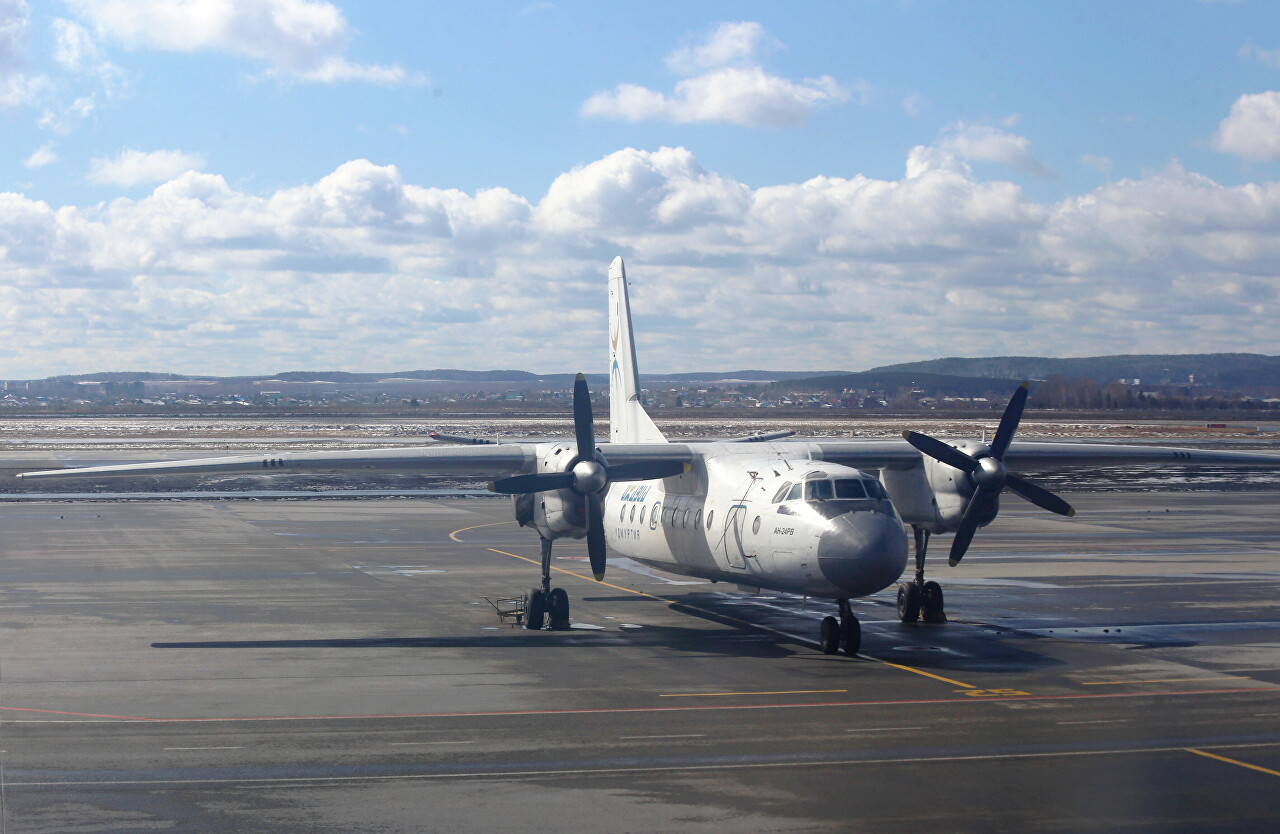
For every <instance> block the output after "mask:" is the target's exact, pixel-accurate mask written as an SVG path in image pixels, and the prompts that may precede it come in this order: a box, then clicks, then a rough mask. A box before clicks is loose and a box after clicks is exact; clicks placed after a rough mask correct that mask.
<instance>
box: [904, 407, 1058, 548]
mask: <svg viewBox="0 0 1280 834" xmlns="http://www.w3.org/2000/svg"><path fill="white" fill-rule="evenodd" d="M1030 387H1031V386H1030V384H1029V383H1026V382H1024V383H1022V384H1021V385H1019V386H1018V390H1016V391H1014V392H1013V396H1012V397H1010V398H1009V404H1008V405H1006V406H1005V408H1004V414H1003V415H1001V417H1000V425H999V427H998V428H997V429H996V434H995V437H994V438H992V440H991V445H990V446H988V447H987V448H986V449H985V450H981V451H979V452H978V453H977V454H975V455H970V454H967V453H966V452H962V451H960V450H959V449H957V448H956V447H954V446H952V445H950V444H947V443H943V442H942V441H941V440H938V439H936V438H933V437H930V436H929V435H927V434H921V433H920V432H915V431H904V432H903V433H902V436H903V437H904V438H906V440H907V442H908V443H910V444H911V445H912V446H914V447H915V448H917V449H919V450H920V451H921V452H923V453H924V454H926V455H928V456H929V457H931V458H933V459H934V460H936V461H939V462H941V463H945V464H946V465H947V466H951V467H954V468H955V469H959V470H960V471H961V472H964V473H965V474H966V475H968V476H969V481H970V482H971V483H972V484H973V486H974V490H973V495H971V496H969V503H967V504H966V505H965V508H964V513H963V515H961V517H960V527H959V529H957V530H956V536H955V539H954V540H953V541H952V542H951V554H950V557H949V559H948V562H949V564H950V565H951V566H952V567H955V566H956V565H957V564H958V563H959V562H960V560H961V559H963V558H964V554H965V551H967V550H968V549H969V544H970V543H971V542H972V541H973V534H974V533H976V532H978V522H979V520H980V519H981V518H982V516H983V515H984V514H985V513H987V512H989V511H990V510H991V508H992V505H993V504H994V503H995V501H996V498H997V497H998V496H999V495H1000V492H1001V490H1004V489H1006V488H1007V489H1008V490H1009V491H1010V492H1012V493H1014V494H1015V495H1018V496H1019V497H1021V498H1023V499H1025V500H1027V501H1030V502H1031V503H1032V504H1035V505H1036V506H1037V507H1040V508H1041V509H1045V510H1048V511H1049V512H1051V513H1057V514H1058V515H1065V516H1073V515H1075V514H1076V511H1075V509H1073V508H1072V506H1071V505H1070V504H1068V503H1067V502H1066V501H1063V500H1062V499H1061V498H1059V497H1058V496H1056V495H1054V494H1053V493H1052V492H1050V491H1049V490H1047V489H1045V488H1044V487H1042V486H1038V485H1037V484H1034V483H1032V482H1031V481H1028V480H1027V479H1026V478H1024V477H1022V476H1021V475H1017V474H1014V473H1013V472H1010V471H1009V470H1007V469H1006V468H1005V465H1004V456H1005V453H1006V452H1008V451H1009V444H1010V443H1012V442H1013V435H1014V433H1015V432H1016V431H1017V430H1018V423H1019V422H1021V420H1022V412H1023V410H1024V409H1025V408H1026V407H1027V394H1028V393H1029V391H1030Z"/></svg>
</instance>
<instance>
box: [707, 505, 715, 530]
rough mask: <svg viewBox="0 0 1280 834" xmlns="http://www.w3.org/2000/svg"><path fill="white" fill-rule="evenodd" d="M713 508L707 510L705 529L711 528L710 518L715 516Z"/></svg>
mask: <svg viewBox="0 0 1280 834" xmlns="http://www.w3.org/2000/svg"><path fill="white" fill-rule="evenodd" d="M715 514H716V511H715V510H707V529H708V530H710V529H711V519H712V518H714V517H715Z"/></svg>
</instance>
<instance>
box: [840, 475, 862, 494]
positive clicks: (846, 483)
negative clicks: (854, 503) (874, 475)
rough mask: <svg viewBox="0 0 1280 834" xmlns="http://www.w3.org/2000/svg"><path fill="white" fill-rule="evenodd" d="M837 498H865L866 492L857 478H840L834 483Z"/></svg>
mask: <svg viewBox="0 0 1280 834" xmlns="http://www.w3.org/2000/svg"><path fill="white" fill-rule="evenodd" d="M836 497H837V498H866V497H867V490H866V488H865V487H863V485H862V481H861V479H859V478H841V479H840V480H838V481H836Z"/></svg>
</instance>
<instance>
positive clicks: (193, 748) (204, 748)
mask: <svg viewBox="0 0 1280 834" xmlns="http://www.w3.org/2000/svg"><path fill="white" fill-rule="evenodd" d="M164 749H165V750H243V749H244V748H243V747H166V748H164Z"/></svg>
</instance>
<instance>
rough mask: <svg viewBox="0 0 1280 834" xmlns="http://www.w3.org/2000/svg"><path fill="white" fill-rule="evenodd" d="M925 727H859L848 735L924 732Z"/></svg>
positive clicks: (849, 731)
mask: <svg viewBox="0 0 1280 834" xmlns="http://www.w3.org/2000/svg"><path fill="white" fill-rule="evenodd" d="M923 729H924V727H859V728H857V729H854V730H845V732H846V733H887V732H889V731H891V730H923Z"/></svg>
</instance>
